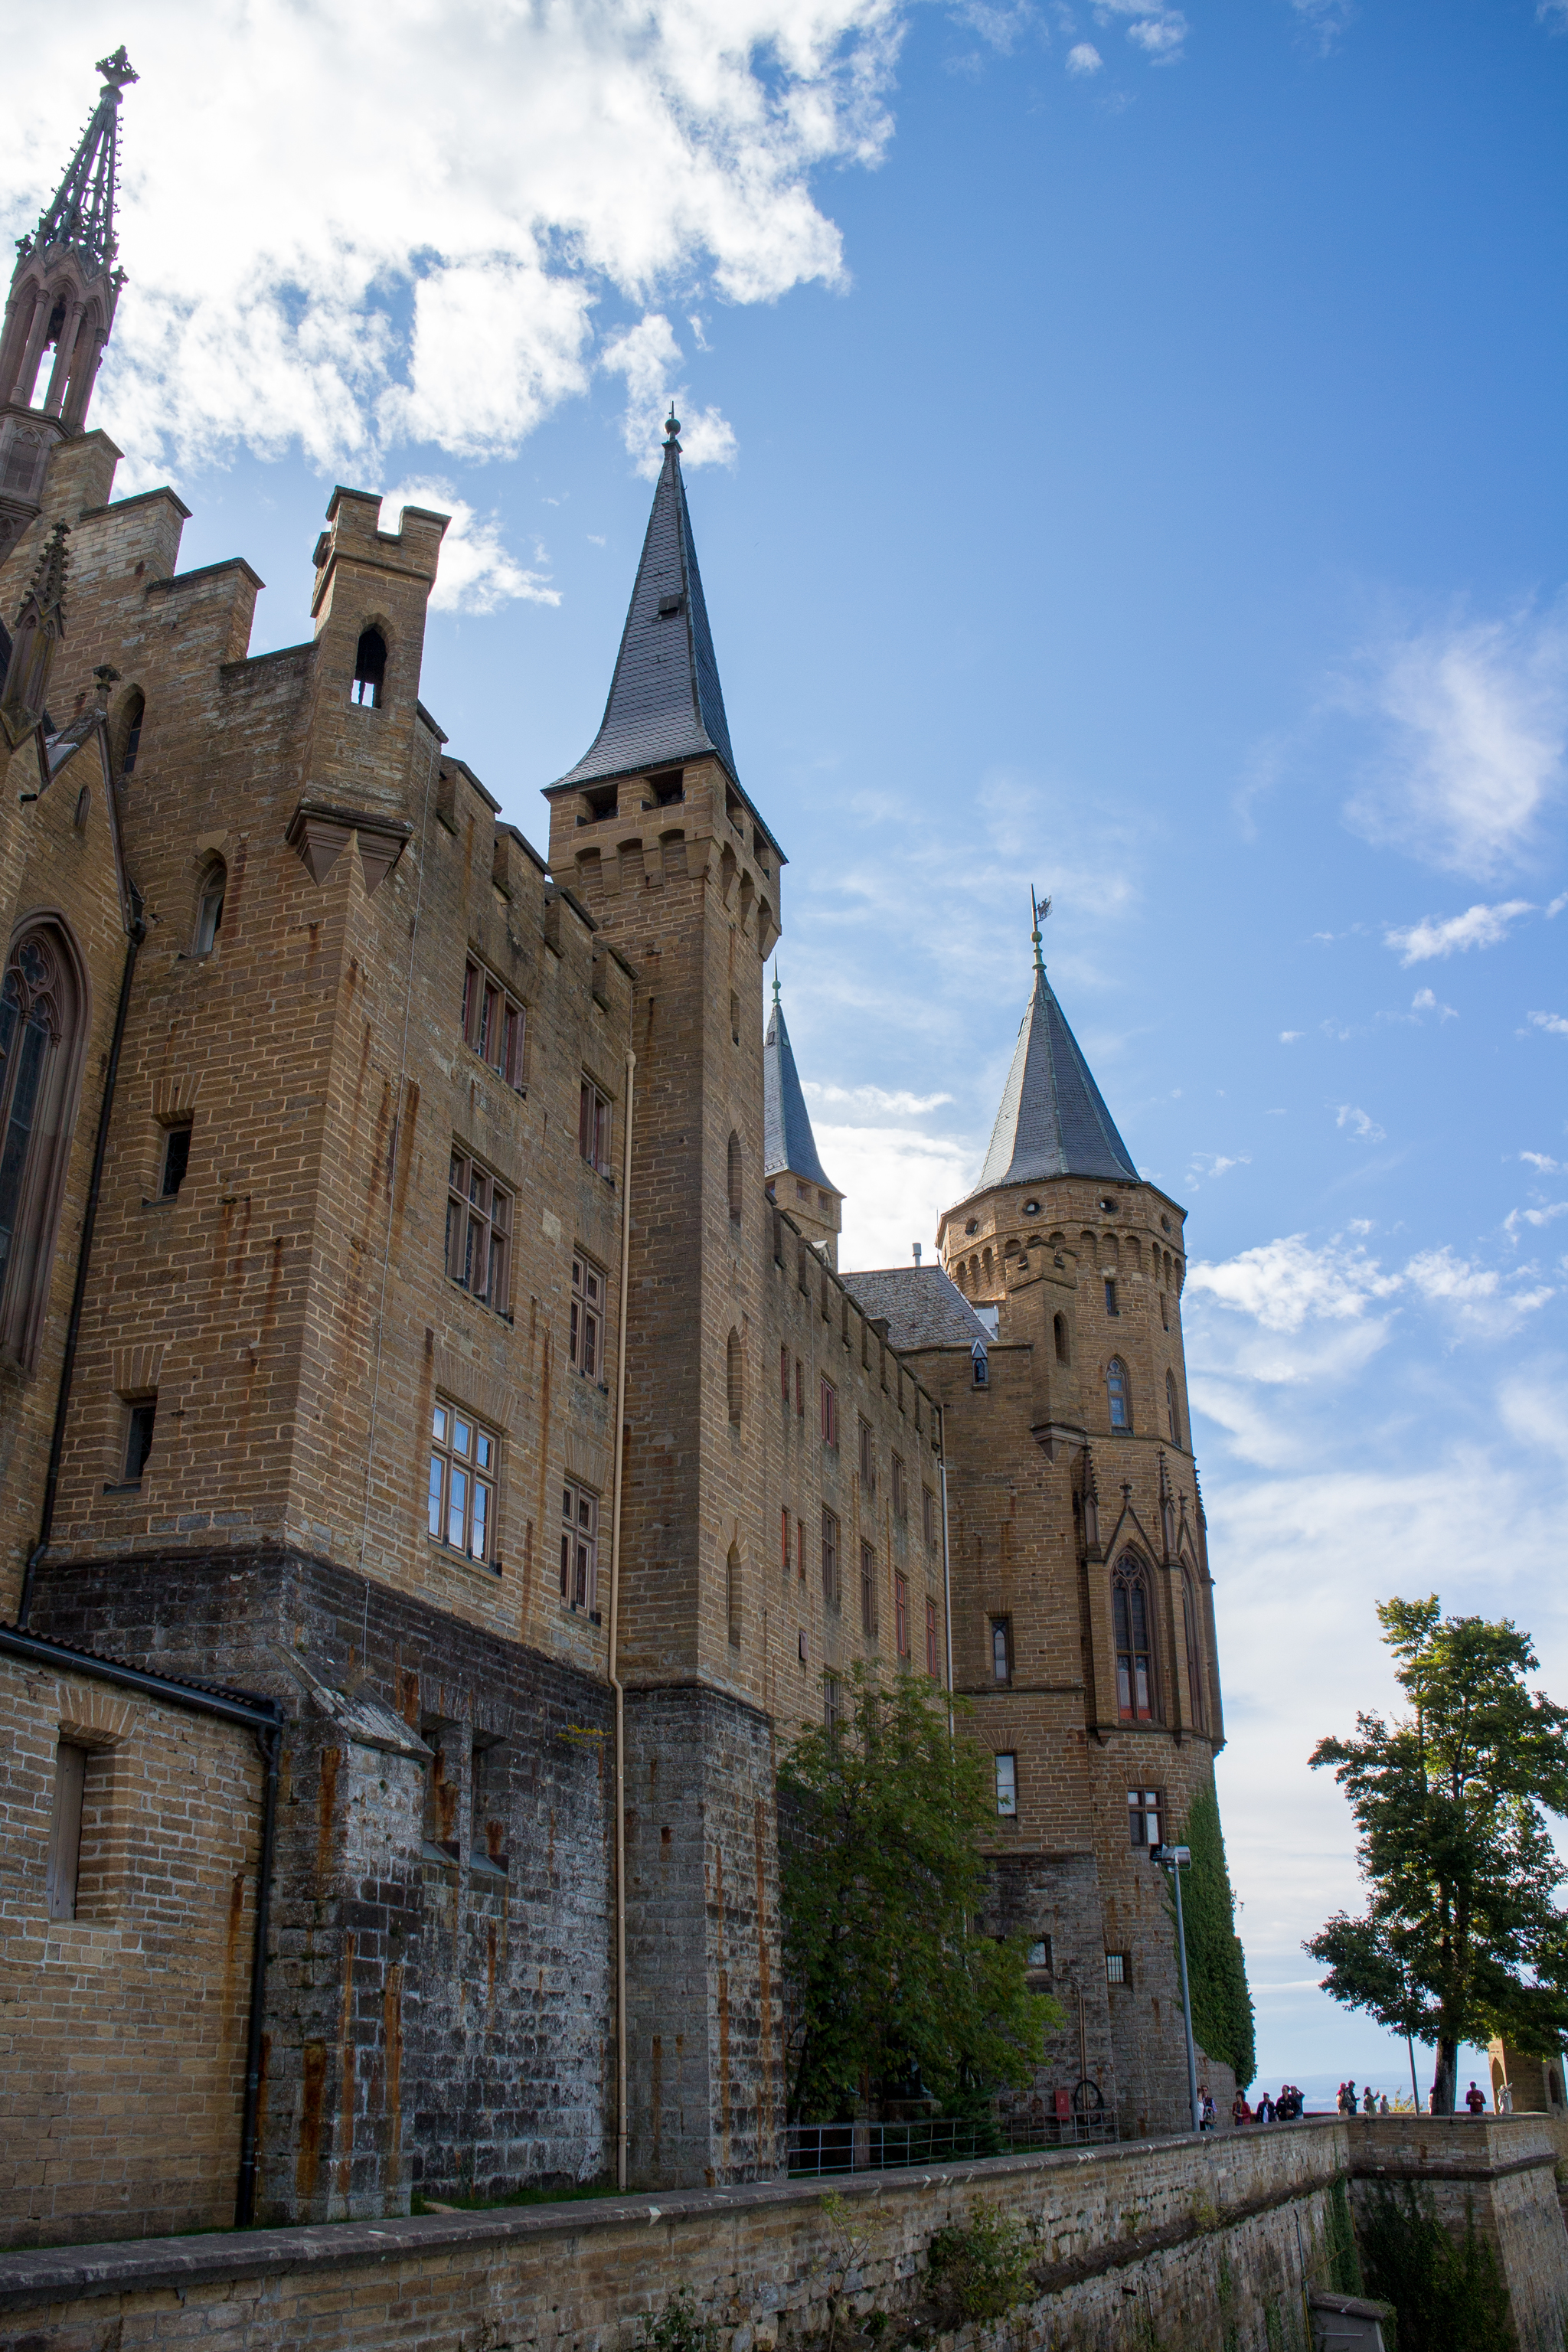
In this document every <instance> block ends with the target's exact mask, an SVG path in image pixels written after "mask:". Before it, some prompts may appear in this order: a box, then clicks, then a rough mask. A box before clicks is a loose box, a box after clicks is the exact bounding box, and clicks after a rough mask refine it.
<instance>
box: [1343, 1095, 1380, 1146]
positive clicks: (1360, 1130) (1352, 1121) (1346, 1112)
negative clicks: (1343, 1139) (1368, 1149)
mask: <svg viewBox="0 0 1568 2352" xmlns="http://www.w3.org/2000/svg"><path fill="white" fill-rule="evenodd" d="M1334 1125H1335V1126H1336V1127H1343V1128H1348V1129H1349V1130H1350V1132H1351V1134H1352V1135H1354V1136H1358V1137H1360V1138H1361V1139H1363V1141H1365V1142H1367V1143H1385V1142H1386V1141H1387V1140H1388V1129H1386V1128H1384V1127H1379V1125H1378V1123H1377V1121H1376V1120H1375V1119H1374V1118H1370V1117H1369V1116H1368V1114H1367V1113H1366V1112H1365V1111H1364V1110H1362V1109H1359V1108H1357V1106H1356V1105H1355V1104H1354V1103H1341V1104H1340V1106H1339V1108H1338V1109H1337V1110H1336V1111H1335V1112H1334Z"/></svg>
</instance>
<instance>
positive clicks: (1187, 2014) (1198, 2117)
mask: <svg viewBox="0 0 1568 2352" xmlns="http://www.w3.org/2000/svg"><path fill="white" fill-rule="evenodd" d="M1192 1858H1193V1856H1192V1850H1191V1848H1190V1847H1188V1846H1184V1845H1152V1846H1151V1847H1150V1849H1149V1859H1150V1861H1151V1862H1155V1863H1158V1864H1159V1865H1160V1867H1161V1869H1162V1870H1163V1869H1165V1868H1166V1867H1167V1866H1168V1867H1169V1869H1170V1873H1171V1878H1172V1881H1173V1885H1174V1886H1175V1889H1176V1953H1177V1957H1178V1958H1179V1959H1180V1961H1181V1964H1182V2025H1183V2028H1184V2032H1185V2033H1186V2037H1187V2096H1188V2098H1189V2099H1190V2100H1191V2102H1192V2108H1193V2129H1194V2131H1201V2130H1202V2129H1203V2122H1204V2117H1203V2109H1202V2108H1201V2107H1200V2106H1199V2105H1198V2062H1197V2058H1196V2055H1195V2054H1194V2050H1193V2000H1192V1994H1191V1993H1190V1992H1189V1990H1187V1929H1186V1922H1185V1921H1184V1918H1183V1917H1182V1870H1183V1866H1184V1864H1189V1863H1190V1862H1191V1861H1192Z"/></svg>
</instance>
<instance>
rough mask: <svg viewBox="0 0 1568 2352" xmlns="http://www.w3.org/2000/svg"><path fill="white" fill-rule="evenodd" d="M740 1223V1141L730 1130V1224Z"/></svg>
mask: <svg viewBox="0 0 1568 2352" xmlns="http://www.w3.org/2000/svg"><path fill="white" fill-rule="evenodd" d="M740 1222H741V1139H740V1137H739V1136H738V1135H737V1134H736V1133H735V1132H734V1130H733V1129H731V1134H730V1223H731V1224H732V1225H738V1224H739V1223H740Z"/></svg>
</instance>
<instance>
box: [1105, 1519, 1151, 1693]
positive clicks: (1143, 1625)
mask: <svg viewBox="0 0 1568 2352" xmlns="http://www.w3.org/2000/svg"><path fill="white" fill-rule="evenodd" d="M1110 1612H1111V1617H1112V1620H1113V1627H1114V1632H1115V1637H1116V1711H1117V1713H1118V1714H1119V1715H1120V1716H1121V1720H1122V1721H1123V1723H1152V1721H1153V1720H1154V1612H1153V1610H1152V1607H1151V1605H1150V1599H1149V1580H1148V1577H1147V1575H1146V1574H1145V1572H1144V1569H1143V1564H1142V1560H1140V1559H1136V1558H1135V1557H1134V1555H1133V1554H1132V1553H1131V1552H1124V1553H1123V1554H1122V1556H1121V1559H1119V1560H1118V1561H1117V1563H1116V1568H1115V1571H1114V1573H1113V1575H1112V1576H1111V1580H1110Z"/></svg>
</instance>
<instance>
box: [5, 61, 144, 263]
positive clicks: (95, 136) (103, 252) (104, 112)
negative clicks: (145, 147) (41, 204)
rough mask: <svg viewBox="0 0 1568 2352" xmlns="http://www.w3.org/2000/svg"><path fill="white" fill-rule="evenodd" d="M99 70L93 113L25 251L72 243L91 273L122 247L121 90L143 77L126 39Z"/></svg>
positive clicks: (39, 217) (42, 250)
mask: <svg viewBox="0 0 1568 2352" xmlns="http://www.w3.org/2000/svg"><path fill="white" fill-rule="evenodd" d="M95 70H96V71H97V72H98V73H100V74H101V75H102V77H103V88H102V89H100V91H99V93H98V104H97V105H96V107H94V109H93V111H92V119H91V121H89V124H88V126H87V129H86V130H85V131H83V132H82V135H81V143H80V145H79V147H78V149H77V151H76V153H75V154H74V155H73V156H72V157H71V160H70V163H69V165H68V169H67V172H66V175H65V178H64V179H63V180H62V181H61V182H60V184H59V186H58V189H57V190H56V192H55V198H54V202H53V203H52V204H51V205H48V206H47V208H46V210H45V211H43V212H41V213H40V214H39V215H38V227H37V235H36V236H34V237H32V238H31V239H24V240H23V247H22V251H23V257H24V259H26V257H27V256H28V255H29V254H34V253H37V254H41V253H44V252H46V251H47V249H48V247H50V246H55V245H66V246H70V247H74V248H75V250H76V252H77V253H78V254H79V256H80V258H81V264H82V274H83V276H84V277H88V278H91V277H94V276H96V275H97V273H98V272H99V271H100V269H107V268H109V266H110V263H111V262H112V261H113V259H114V257H115V255H116V253H117V252H118V250H119V242H118V239H117V238H116V236H115V234H114V188H115V174H116V171H117V169H118V166H119V160H120V93H121V90H122V89H124V88H125V86H126V84H127V83H128V82H133V81H138V80H140V79H141V77H140V75H138V74H137V73H136V72H135V71H134V70H133V68H132V64H131V60H130V58H128V57H127V56H126V54H125V47H124V44H123V43H121V47H119V48H118V49H116V50H115V52H114V55H113V56H112V57H110V58H100V59H99V61H98V64H97V67H96V68H95Z"/></svg>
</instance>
